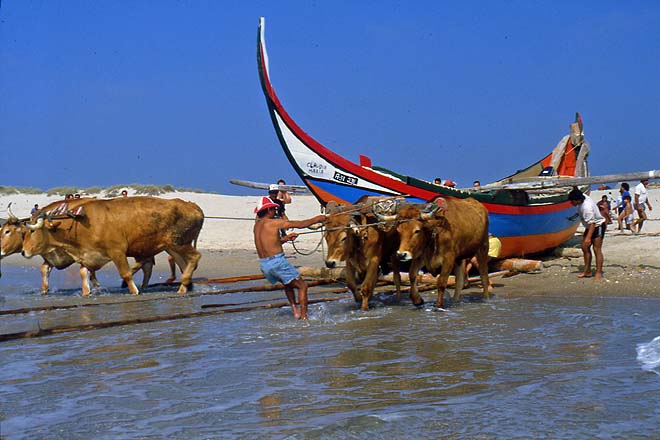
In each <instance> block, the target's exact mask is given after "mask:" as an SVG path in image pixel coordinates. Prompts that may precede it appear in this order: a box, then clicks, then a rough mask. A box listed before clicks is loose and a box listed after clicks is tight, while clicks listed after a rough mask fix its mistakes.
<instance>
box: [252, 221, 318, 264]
mask: <svg viewBox="0 0 660 440" xmlns="http://www.w3.org/2000/svg"><path fill="white" fill-rule="evenodd" d="M325 219H326V216H325V215H323V214H321V215H317V216H316V217H312V218H310V219H307V220H298V221H291V220H284V219H281V218H268V217H263V218H259V219H257V220H256V223H255V224H254V245H255V247H256V248H257V255H259V258H267V257H272V256H273V255H277V254H279V253H281V252H282V243H283V242H286V241H291V240H294V239H295V238H296V237H297V236H298V234H296V233H295V232H294V233H291V234H288V235H286V236H285V237H284V238H282V239H280V235H279V230H280V229H290V228H306V227H307V226H311V225H313V224H314V223H321V222H323V221H325Z"/></svg>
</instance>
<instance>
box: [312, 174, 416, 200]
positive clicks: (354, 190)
mask: <svg viewBox="0 0 660 440" xmlns="http://www.w3.org/2000/svg"><path fill="white" fill-rule="evenodd" d="M310 181H311V183H313V184H314V185H316V186H318V187H319V188H320V189H322V190H323V191H326V192H328V193H330V194H332V195H334V196H335V197H337V198H340V199H342V200H346V201H347V202H349V203H355V202H357V201H358V199H359V198H360V197H362V196H378V197H392V196H391V195H390V194H383V193H379V192H376V191H370V190H368V189H364V188H360V187H357V186H349V185H338V184H336V183H333V182H328V181H325V180H312V179H310ZM406 200H408V201H410V202H413V203H425V200H422V199H417V198H409V199H406Z"/></svg>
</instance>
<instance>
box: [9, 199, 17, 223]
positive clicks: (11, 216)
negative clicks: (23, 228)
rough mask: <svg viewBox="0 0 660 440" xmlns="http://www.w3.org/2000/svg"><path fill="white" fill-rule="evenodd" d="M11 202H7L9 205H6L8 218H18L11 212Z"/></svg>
mask: <svg viewBox="0 0 660 440" xmlns="http://www.w3.org/2000/svg"><path fill="white" fill-rule="evenodd" d="M11 204H12V202H9V205H7V214H9V220H14V221H16V220H18V217H16V215H15V214H14V213H13V212H12V210H11Z"/></svg>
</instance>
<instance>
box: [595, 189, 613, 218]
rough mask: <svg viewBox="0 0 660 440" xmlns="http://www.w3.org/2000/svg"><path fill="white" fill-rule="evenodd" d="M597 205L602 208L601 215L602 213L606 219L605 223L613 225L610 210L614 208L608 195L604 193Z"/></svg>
mask: <svg viewBox="0 0 660 440" xmlns="http://www.w3.org/2000/svg"><path fill="white" fill-rule="evenodd" d="M596 205H597V206H598V209H599V210H600V215H602V216H603V218H604V219H605V224H606V225H611V224H612V218H611V217H610V210H611V209H612V205H610V201H609V200H608V198H607V195H606V194H603V197H601V198H600V202H598V203H596Z"/></svg>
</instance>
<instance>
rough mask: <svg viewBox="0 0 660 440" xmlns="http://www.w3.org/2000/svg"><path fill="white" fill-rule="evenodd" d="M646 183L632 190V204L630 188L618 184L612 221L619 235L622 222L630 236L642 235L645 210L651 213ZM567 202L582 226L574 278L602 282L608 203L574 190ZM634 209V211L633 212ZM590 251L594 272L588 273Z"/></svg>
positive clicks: (651, 208) (610, 208) (590, 260)
mask: <svg viewBox="0 0 660 440" xmlns="http://www.w3.org/2000/svg"><path fill="white" fill-rule="evenodd" d="M648 185H649V181H648V179H643V180H641V181H640V182H639V184H638V185H637V186H636V187H635V190H634V203H633V201H632V200H633V199H632V196H631V195H630V186H629V185H628V183H627V182H623V183H621V186H620V187H619V193H620V196H619V198H618V199H617V201H616V205H615V207H614V210H615V212H616V213H617V216H616V219H617V222H618V229H619V231H623V222H625V224H626V229H629V230H631V231H632V233H633V234H638V233H640V232H641V231H642V226H643V225H644V221H645V220H647V219H648V216H647V215H646V209H647V208H648V210H649V211H651V210H653V207H652V206H651V202H650V200H649V197H648ZM568 199H569V200H570V201H571V203H572V204H573V205H574V206H576V207H577V208H578V214H579V215H580V219H581V221H582V225H583V226H584V234H583V236H582V253H583V256H584V271H583V272H582V273H581V274H580V275H578V277H580V278H587V277H591V276H593V277H594V279H595V280H601V279H602V278H603V260H604V258H603V250H602V247H603V239H604V238H605V231H606V229H607V225H608V224H613V223H614V221H613V219H612V217H613V215H611V214H610V211H612V206H611V202H610V201H609V199H608V197H607V195H603V196H602V198H601V200H600V201H599V202H598V203H596V202H594V201H593V200H592V199H591V198H590V197H587V196H585V195H584V194H583V193H582V191H580V190H579V189H577V188H575V189H573V190H572V191H571V192H570V193H569V195H568ZM633 209H634V211H633ZM634 212H637V216H638V217H637V218H636V219H634ZM592 249H593V256H595V260H596V271H595V272H592V267H591V262H592V258H593V257H592Z"/></svg>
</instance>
